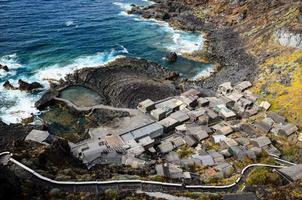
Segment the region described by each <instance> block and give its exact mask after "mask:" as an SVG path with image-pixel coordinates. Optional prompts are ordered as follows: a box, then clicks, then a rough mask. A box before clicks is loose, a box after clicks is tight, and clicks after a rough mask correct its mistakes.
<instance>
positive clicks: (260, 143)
mask: <svg viewBox="0 0 302 200" xmlns="http://www.w3.org/2000/svg"><path fill="white" fill-rule="evenodd" d="M251 143H252V145H253V146H255V147H259V148H262V147H264V146H267V145H270V144H271V143H272V142H271V140H270V139H269V138H268V137H266V136H260V137H257V138H255V139H252V140H251Z"/></svg>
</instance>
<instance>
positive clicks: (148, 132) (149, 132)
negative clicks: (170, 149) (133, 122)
mask: <svg viewBox="0 0 302 200" xmlns="http://www.w3.org/2000/svg"><path fill="white" fill-rule="evenodd" d="M163 131H164V127H163V126H162V125H161V124H160V123H157V122H155V123H151V124H148V125H145V126H142V127H140V128H137V129H135V130H133V131H131V134H132V135H133V138H134V139H140V138H142V137H145V136H150V137H151V138H152V139H154V138H156V137H159V136H161V135H162V134H163ZM122 138H123V137H122Z"/></svg>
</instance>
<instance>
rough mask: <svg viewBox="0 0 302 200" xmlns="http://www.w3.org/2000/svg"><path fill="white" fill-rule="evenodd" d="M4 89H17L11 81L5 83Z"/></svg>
mask: <svg viewBox="0 0 302 200" xmlns="http://www.w3.org/2000/svg"><path fill="white" fill-rule="evenodd" d="M3 87H4V88H5V89H7V90H14V89H16V88H15V87H14V86H13V85H12V84H11V83H10V82H9V81H5V82H4V83H3Z"/></svg>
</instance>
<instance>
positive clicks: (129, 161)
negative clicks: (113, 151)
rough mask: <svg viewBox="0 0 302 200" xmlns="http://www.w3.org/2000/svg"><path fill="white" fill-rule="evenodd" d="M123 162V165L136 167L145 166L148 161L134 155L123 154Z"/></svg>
mask: <svg viewBox="0 0 302 200" xmlns="http://www.w3.org/2000/svg"><path fill="white" fill-rule="evenodd" d="M122 163H123V165H126V166H131V167H132V168H134V169H138V168H143V167H144V166H145V165H146V161H144V160H142V159H139V158H136V157H134V156H132V155H123V157H122Z"/></svg>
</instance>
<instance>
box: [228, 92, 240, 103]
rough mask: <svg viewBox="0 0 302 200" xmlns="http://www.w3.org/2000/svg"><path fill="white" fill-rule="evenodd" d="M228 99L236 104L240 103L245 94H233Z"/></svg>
mask: <svg viewBox="0 0 302 200" xmlns="http://www.w3.org/2000/svg"><path fill="white" fill-rule="evenodd" d="M226 97H227V98H228V99H230V100H232V101H234V102H238V101H239V100H240V99H241V98H242V97H243V94H241V93H238V92H232V93H231V94H228V95H227V96H226Z"/></svg>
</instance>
